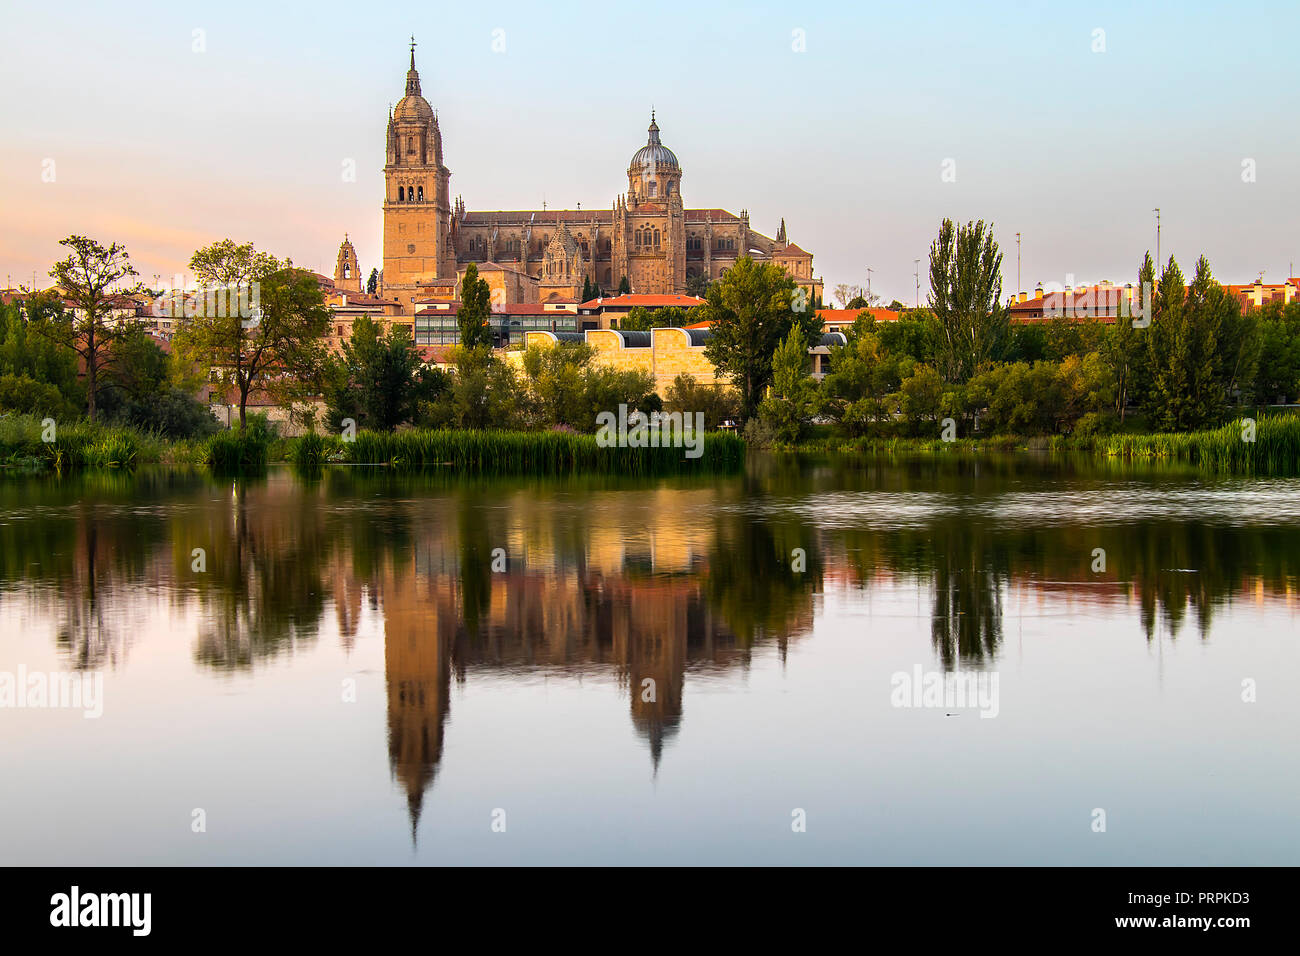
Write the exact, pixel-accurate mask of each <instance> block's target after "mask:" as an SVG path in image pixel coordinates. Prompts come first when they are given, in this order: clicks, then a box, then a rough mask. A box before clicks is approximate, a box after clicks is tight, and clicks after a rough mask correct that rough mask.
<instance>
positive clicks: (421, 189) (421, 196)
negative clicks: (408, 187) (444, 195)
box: [418, 186, 424, 202]
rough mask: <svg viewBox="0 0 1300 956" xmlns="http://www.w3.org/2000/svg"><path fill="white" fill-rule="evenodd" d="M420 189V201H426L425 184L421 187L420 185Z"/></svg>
mask: <svg viewBox="0 0 1300 956" xmlns="http://www.w3.org/2000/svg"><path fill="white" fill-rule="evenodd" d="M418 189H419V193H420V198H419V202H424V187H423V186H420V187H418Z"/></svg>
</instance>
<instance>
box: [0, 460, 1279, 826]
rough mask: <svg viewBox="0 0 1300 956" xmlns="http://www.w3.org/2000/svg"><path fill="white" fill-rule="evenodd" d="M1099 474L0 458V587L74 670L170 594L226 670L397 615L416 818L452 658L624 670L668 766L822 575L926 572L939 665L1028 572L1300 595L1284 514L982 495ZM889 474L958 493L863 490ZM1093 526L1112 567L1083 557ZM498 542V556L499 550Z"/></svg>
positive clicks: (1086, 584)
mask: <svg viewBox="0 0 1300 956" xmlns="http://www.w3.org/2000/svg"><path fill="white" fill-rule="evenodd" d="M1106 480H1108V478H1107V476H1106V475H1096V474H1092V473H1089V472H1088V471H1087V470H1086V469H1074V468H1073V467H1072V466H1068V465H1067V466H1062V468H1061V469H1059V470H1057V471H1055V472H1053V471H1051V470H1050V469H1048V470H1047V471H1046V472H1044V468H1043V465H1042V464H1041V463H1037V464H1036V463H1034V462H1028V463H1026V462H1025V461H1024V460H1023V459H1022V460H1018V461H1014V462H1012V463H1009V464H1008V463H1002V462H999V461H997V460H988V461H983V460H981V461H972V460H961V459H954V460H953V461H931V462H928V463H927V462H902V463H896V464H894V463H890V462H888V461H884V460H875V461H868V462H863V463H861V465H860V466H858V467H853V468H848V469H846V468H844V467H831V466H829V465H826V464H825V463H816V462H812V463H805V462H799V461H797V460H795V459H772V460H770V461H768V462H766V463H764V462H759V463H757V464H756V466H755V467H754V468H752V469H751V470H750V471H749V472H748V473H747V474H746V475H745V476H744V477H738V478H725V479H718V480H710V481H707V482H692V481H689V480H678V479H673V480H670V481H642V482H621V481H619V480H617V479H610V478H601V479H593V480H591V481H586V482H583V481H580V482H572V483H560V484H556V483H545V482H525V481H496V482H493V481H483V482H477V481H476V482H456V481H451V480H446V479H443V478H440V477H438V476H426V477H414V478H412V477H402V476H398V475H393V474H391V473H388V472H377V473H361V472H357V471H350V470H330V471H327V472H326V473H325V474H324V476H323V477H322V478H321V479H320V480H318V481H313V482H307V483H303V482H299V481H298V480H297V479H294V478H293V477H292V476H290V475H289V474H288V473H286V472H279V471H275V472H272V474H271V475H270V476H269V477H265V478H262V479H256V480H240V481H228V482H221V483H214V482H212V481H211V480H209V479H207V478H205V477H203V476H200V475H183V474H176V473H171V474H168V473H152V472H142V473H141V474H139V475H135V476H131V475H109V476H84V477H81V478H77V479H72V480H68V481H65V482H58V481H50V480H45V481H41V482H36V483H27V482H10V483H0V504H3V505H4V512H5V514H6V517H7V520H6V521H5V522H3V523H0V587H3V589H4V592H5V594H6V600H7V601H8V600H11V599H12V596H13V595H14V594H15V593H24V594H25V595H26V597H27V600H28V601H29V603H30V605H31V607H32V608H33V609H34V610H35V611H36V612H37V613H38V614H39V615H42V616H44V617H45V618H46V619H49V620H53V621H54V622H55V624H56V634H57V640H58V642H59V647H60V650H61V653H62V654H63V656H64V657H65V658H66V660H68V661H69V663H70V665H72V666H78V667H99V666H105V665H112V664H113V663H114V662H115V661H117V660H118V659H120V656H121V654H122V653H124V650H125V648H126V647H127V646H129V643H130V635H131V634H132V633H134V632H135V631H137V630H139V628H140V625H141V623H142V622H143V621H145V620H146V619H148V618H149V617H150V616H151V615H155V616H156V614H157V607H156V606H155V605H157V604H158V603H159V602H162V604H163V605H164V606H165V607H167V608H170V609H173V610H175V611H176V612H177V614H176V616H177V617H178V618H179V617H182V616H183V615H184V613H187V612H190V611H194V612H197V618H198V622H199V623H198V625H197V634H196V636H195V641H194V658H195V660H196V662H197V663H198V664H200V665H201V666H202V667H204V668H206V669H209V670H212V671H214V672H224V671H231V670H241V669H253V668H256V667H257V666H259V664H261V663H263V662H266V661H269V660H272V659H274V658H277V657H278V656H281V655H287V654H291V653H294V652H296V651H298V650H299V649H302V648H304V647H310V646H312V644H313V643H314V642H315V641H316V640H317V635H318V634H319V632H320V630H321V628H322V626H323V624H324V621H325V618H326V616H327V615H328V614H329V613H331V609H332V612H333V614H334V615H335V617H336V619H337V621H338V626H339V631H340V635H341V640H343V641H344V642H345V644H346V643H347V642H348V641H350V640H351V639H352V637H353V636H354V635H355V633H356V628H357V621H358V618H359V616H360V608H361V602H362V600H363V595H364V596H365V597H366V598H367V599H368V600H369V602H370V603H371V606H372V607H374V608H375V609H376V610H377V611H379V612H381V620H382V622H383V628H384V642H385V678H386V684H387V688H388V691H387V693H388V700H387V711H388V713H387V717H388V732H387V737H388V754H389V761H390V766H391V768H392V770H393V774H394V777H395V779H396V780H397V781H398V782H399V784H400V786H401V787H402V789H403V790H404V791H405V793H406V797H407V801H408V809H409V811H410V813H411V816H412V821H413V823H414V821H415V819H416V818H417V817H418V814H419V808H420V806H421V801H422V799H423V794H424V793H425V792H426V791H427V789H428V787H429V786H430V785H431V784H432V781H433V779H434V777H435V774H436V771H437V767H438V764H439V762H440V759H441V753H442V745H443V737H444V729H445V726H446V722H447V720H448V719H449V715H450V690H451V686H452V682H453V681H459V682H465V681H471V680H473V679H474V678H475V676H476V675H478V674H502V673H527V674H538V673H546V672H550V671H554V672H556V673H562V674H566V675H592V676H593V677H595V678H597V679H610V680H613V681H614V682H616V683H617V685H618V686H619V687H620V692H621V694H623V695H624V699H625V700H626V701H627V706H628V718H629V719H630V721H631V725H632V727H633V728H634V729H635V731H636V733H637V734H638V735H639V736H640V738H641V739H642V740H643V741H644V744H645V746H646V748H647V750H648V751H649V755H650V761H651V763H652V765H653V766H654V767H656V768H657V767H658V766H659V764H660V762H661V760H662V759H663V754H664V752H665V750H666V748H667V747H668V746H669V744H670V742H671V740H672V739H673V737H674V735H675V734H677V733H679V732H680V728H681V727H682V723H683V719H684V715H685V713H686V708H687V706H688V704H689V701H688V694H687V676H688V675H691V674H701V675H704V674H707V673H709V672H710V671H715V670H716V671H723V670H726V669H730V668H745V667H748V666H749V665H750V662H751V660H752V659H753V655H754V654H756V653H759V652H761V650H762V649H763V648H765V647H770V648H773V649H775V650H777V651H778V652H779V653H780V654H782V655H784V654H785V653H786V649H787V646H788V644H789V642H790V641H792V640H794V639H797V638H798V637H799V636H801V635H804V634H806V633H808V632H809V631H810V630H811V628H812V623H813V617H814V600H815V598H816V595H818V594H820V593H821V592H823V591H824V590H826V589H827V587H828V586H835V587H843V588H848V589H865V588H870V587H873V586H875V582H878V581H881V580H886V581H891V582H896V583H897V582H901V583H903V584H904V585H908V586H910V585H919V586H920V587H921V588H922V589H923V591H924V593H925V594H926V595H927V596H928V597H929V602H930V603H929V609H928V616H929V618H930V621H929V624H930V636H931V641H932V647H933V651H934V654H935V655H936V657H937V658H938V660H939V661H941V662H942V664H943V666H945V667H950V668H951V667H957V666H960V665H965V664H979V663H982V662H987V661H989V660H990V659H993V658H995V657H996V655H997V654H998V652H999V647H1000V643H1001V641H1002V636H1003V628H1004V617H1005V613H1006V611H1005V605H1006V604H1007V603H1008V600H1007V595H1008V593H1009V592H1010V590H1011V589H1012V588H1013V587H1028V588H1033V589H1037V590H1038V591H1039V592H1040V593H1045V594H1046V593H1060V594H1065V595H1071V596H1074V595H1078V594H1081V593H1086V595H1087V600H1089V601H1094V602H1097V601H1100V602H1110V603H1111V604H1113V606H1115V607H1117V608H1124V607H1130V606H1131V608H1132V614H1133V617H1134V620H1135V625H1136V629H1137V630H1138V632H1139V633H1144V634H1146V635H1147V637H1148V638H1151V637H1153V636H1154V635H1155V634H1156V633H1157V632H1158V631H1159V630H1161V629H1162V628H1167V629H1168V630H1169V631H1170V632H1171V633H1173V634H1175V635H1177V634H1179V633H1180V632H1181V631H1182V630H1183V629H1184V628H1186V627H1187V626H1188V623H1189V621H1192V620H1194V621H1195V627H1196V628H1197V630H1198V631H1199V632H1200V633H1202V634H1204V633H1206V632H1207V631H1208V629H1209V627H1210V625H1211V622H1212V620H1213V618H1214V615H1215V614H1216V613H1218V612H1219V610H1220V608H1222V607H1223V606H1224V605H1226V604H1229V603H1231V602H1233V601H1237V600H1242V599H1245V598H1246V597H1248V596H1250V597H1252V598H1253V595H1252V594H1251V593H1250V592H1251V589H1255V590H1257V591H1259V592H1263V593H1266V594H1289V593H1292V592H1293V591H1294V589H1295V587H1296V583H1297V582H1296V579H1297V562H1300V547H1297V545H1300V529H1298V528H1296V527H1294V526H1289V525H1285V524H1277V525H1266V524H1261V525H1258V526H1252V525H1242V524H1226V523H1216V522H1214V521H1203V520H1185V521H1179V520H1172V519H1169V518H1164V519H1149V520H1148V519H1138V520H1134V521H1130V522H1127V523H1117V522H1105V521H1102V522H1094V523H1093V524H1091V525H1090V524H1087V523H1084V522H1083V521H1076V520H1070V517H1069V516H1068V515H1067V516H1065V517H1064V518H1062V516H1060V515H1056V516H1051V515H1045V516H1043V517H1044V520H1043V521H1042V523H1041V524H1035V523H1034V522H1032V521H1026V520H1020V521H1015V522H1011V521H1006V520H1002V519H1001V518H1000V517H999V516H998V514H997V513H996V512H995V511H990V510H989V509H987V508H984V507H983V506H982V503H983V502H984V501H986V500H987V499H989V498H991V497H993V496H997V495H1003V496H1005V495H1007V494H1008V493H1009V492H1008V490H1009V489H1010V490H1011V493H1012V494H1014V493H1015V492H1016V491H1017V490H1024V491H1033V490H1035V489H1039V488H1042V487H1045V486H1047V485H1051V486H1053V487H1069V488H1075V489H1079V490H1084V491H1086V490H1089V489H1092V488H1095V487H1097V486H1098V484H1099V483H1101V482H1104V481H1106ZM882 492H883V493H886V494H889V493H902V492H907V493H911V492H917V493H924V496H928V497H926V498H925V500H927V501H934V502H938V503H939V504H940V505H942V506H941V507H940V506H937V505H936V506H935V507H933V508H932V509H931V510H929V511H926V510H924V509H922V510H921V511H919V512H918V513H916V514H911V515H909V516H906V517H902V516H898V515H891V514H889V513H887V511H886V512H883V513H882V512H881V511H880V510H879V509H877V510H870V509H869V508H868V504H867V503H870V502H871V501H875V500H880V499H877V498H876V497H875V496H876V495H878V494H880V493H882ZM1151 493H1152V494H1159V493H1160V485H1159V483H1158V482H1155V481H1153V484H1152V489H1151ZM855 503H856V505H857V506H858V507H861V508H863V513H862V514H855V513H854V512H853V508H854V507H855ZM1099 547H1100V548H1104V549H1105V551H1106V553H1107V563H1108V568H1107V571H1106V573H1105V574H1101V575H1098V574H1094V573H1093V572H1092V571H1091V562H1092V553H1093V550H1094V549H1095V548H1099ZM194 548H203V549H204V550H205V552H206V571H204V572H195V571H193V570H192V568H191V562H192V560H193V558H192V551H193V549H194ZM498 548H499V549H501V550H502V551H503V552H504V558H505V570H504V571H494V570H493V552H494V551H495V550H496V549H498ZM800 552H801V553H802V562H803V564H802V565H799V564H798V561H799V560H800V559H799V557H798V554H799V553H800ZM647 682H648V683H647ZM647 688H653V693H650V694H647V693H646V689H647Z"/></svg>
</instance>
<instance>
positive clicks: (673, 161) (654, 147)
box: [628, 112, 681, 169]
mask: <svg viewBox="0 0 1300 956" xmlns="http://www.w3.org/2000/svg"><path fill="white" fill-rule="evenodd" d="M637 166H640V167H641V168H643V169H644V168H646V167H651V166H666V167H668V168H669V169H679V168H681V167H680V166H679V165H678V163H677V157H676V155H674V153H673V151H672V150H671V149H669V148H668V147H667V146H665V145H664V144H663V143H661V142H659V124H658V123H656V122H655V117H654V113H653V112H652V113H651V114H650V138H649V139H647V140H646V144H645V145H644V146H642V147H641V148H640V149H638V150H637V151H636V152H635V153H633V154H632V162H630V163H628V167H629V168H635V167H637Z"/></svg>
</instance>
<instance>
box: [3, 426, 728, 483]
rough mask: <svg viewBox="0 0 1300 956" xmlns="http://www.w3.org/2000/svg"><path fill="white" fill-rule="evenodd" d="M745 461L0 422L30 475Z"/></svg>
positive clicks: (643, 452) (698, 454) (410, 437)
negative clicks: (163, 468)
mask: <svg viewBox="0 0 1300 956" xmlns="http://www.w3.org/2000/svg"><path fill="white" fill-rule="evenodd" d="M744 461H745V443H744V441H743V440H742V439H741V438H739V437H738V436H736V435H735V434H732V433H727V432H710V433H707V434H705V435H704V436H702V440H701V441H700V442H699V443H698V444H695V443H692V445H691V446H689V447H662V448H659V447H637V448H634V447H608V448H607V447H602V446H601V445H600V444H599V443H598V442H597V440H596V436H595V435H584V434H580V433H577V432H570V431H559V430H552V431H536V432H523V431H504V430H502V431H469V430H437V431H432V430H415V429H410V430H405V431H399V432H392V433H383V432H369V431H364V430H363V431H359V432H357V433H356V435H355V436H354V437H353V438H352V439H350V440H345V439H344V438H343V437H342V436H340V435H320V434H315V433H309V434H306V435H302V436H299V437H295V438H282V437H279V436H278V435H276V434H275V433H274V432H273V431H272V430H269V429H268V428H266V426H265V424H264V423H263V422H260V421H255V422H250V424H249V427H248V428H246V429H242V430H241V429H233V430H229V431H221V432H218V433H217V434H215V435H213V436H211V437H210V438H206V439H194V440H169V439H167V438H164V437H161V436H158V435H155V434H152V433H149V432H142V431H139V430H136V429H133V428H128V427H125V426H119V425H102V424H92V423H90V422H84V421H81V422H71V423H67V424H56V425H50V424H48V422H44V423H43V420H42V419H38V418H36V417H35V416H32V415H5V416H0V467H3V468H4V469H5V470H8V471H20V472H27V473H31V472H47V471H48V472H51V473H60V472H67V471H75V470H79V469H84V468H134V467H137V466H142V465H173V466H193V465H204V466H207V467H208V468H210V469H211V470H213V471H216V472H221V473H237V472H241V471H258V470H260V469H263V468H265V467H266V466H267V465H268V464H272V463H277V462H287V463H290V464H293V465H295V466H297V467H300V468H304V469H315V468H321V467H324V466H327V465H335V464H339V465H358V466H364V465H371V466H382V467H389V468H396V469H427V468H448V469H450V470H452V471H456V472H462V473H467V474H476V475H485V474H494V475H509V474H522V475H527V474H536V475H562V474H572V473H576V472H591V473H608V474H626V475H658V474H662V475H668V474H681V473H689V472H728V471H736V470H739V469H740V468H741V467H743V465H744Z"/></svg>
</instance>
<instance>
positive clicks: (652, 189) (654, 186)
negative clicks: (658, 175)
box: [650, 179, 659, 199]
mask: <svg viewBox="0 0 1300 956" xmlns="http://www.w3.org/2000/svg"><path fill="white" fill-rule="evenodd" d="M658 189H659V184H658V183H657V182H655V181H654V180H653V179H652V180H650V198H651V199H653V198H654V197H655V193H656V192H657V191H658Z"/></svg>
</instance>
